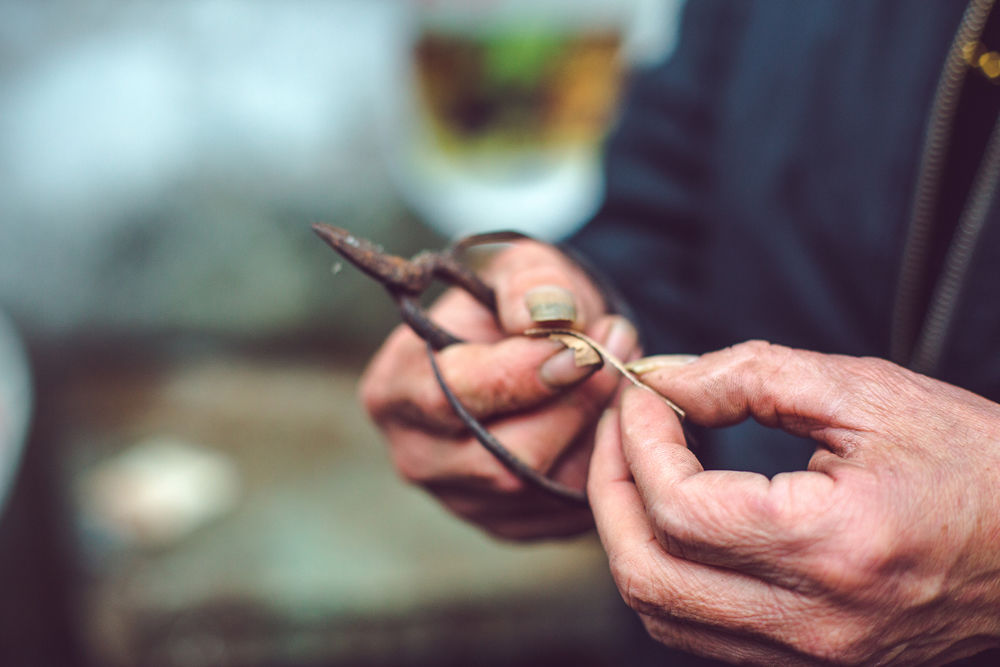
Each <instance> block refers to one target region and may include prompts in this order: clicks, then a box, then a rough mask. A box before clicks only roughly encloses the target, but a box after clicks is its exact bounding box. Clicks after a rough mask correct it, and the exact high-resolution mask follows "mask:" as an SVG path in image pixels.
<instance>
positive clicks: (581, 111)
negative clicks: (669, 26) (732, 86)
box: [391, 0, 676, 239]
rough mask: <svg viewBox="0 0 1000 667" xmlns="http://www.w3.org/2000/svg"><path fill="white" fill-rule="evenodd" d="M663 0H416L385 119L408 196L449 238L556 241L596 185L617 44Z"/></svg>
mask: <svg viewBox="0 0 1000 667" xmlns="http://www.w3.org/2000/svg"><path fill="white" fill-rule="evenodd" d="M666 1H668V0H412V1H411V2H410V4H409V5H408V8H409V10H410V16H409V22H408V25H409V30H408V38H407V39H408V43H407V50H406V60H407V67H406V72H405V83H403V85H402V86H401V89H402V90H403V91H405V94H404V95H403V96H402V99H400V100H398V101H397V102H396V103H395V104H394V105H393V106H394V108H395V110H396V116H397V117H396V119H395V121H394V122H393V123H391V124H392V126H393V131H392V142H393V146H392V153H393V154H394V159H393V166H394V169H393V171H394V174H395V176H396V180H397V182H398V184H399V186H400V190H401V192H402V194H403V196H404V199H406V200H407V201H408V202H409V203H410V204H411V206H413V208H414V209H415V210H416V211H417V213H418V214H419V215H421V216H422V217H423V218H424V219H425V220H426V221H427V222H429V223H430V224H431V225H433V226H435V227H437V228H438V229H439V230H440V231H442V232H444V233H446V234H448V235H452V236H457V235H461V234H467V233H472V232H476V231H484V230H487V229H499V228H506V229H518V230H520V231H525V232H529V233H532V234H535V235H538V236H541V237H543V238H549V239H551V238H557V237H559V236H562V235H564V234H566V233H568V232H569V231H571V230H572V229H573V227H575V226H576V225H578V224H579V223H581V222H583V221H584V220H585V219H586V218H587V217H589V216H590V215H591V214H592V213H593V212H594V210H596V208H597V205H598V204H599V203H600V201H601V199H602V196H603V182H602V178H601V173H600V163H599V157H600V145H601V141H602V139H603V138H604V136H605V134H606V133H607V131H608V129H609V128H610V127H611V125H612V123H613V120H614V118H615V115H616V112H617V108H618V102H619V99H620V93H621V89H622V87H623V83H624V78H625V73H626V71H627V66H628V65H627V62H626V58H625V56H624V53H623V45H624V44H625V43H626V41H627V40H628V39H629V34H630V32H634V30H635V28H636V26H637V24H638V22H637V16H638V15H639V13H640V10H641V9H642V8H643V7H646V8H647V9H648V7H649V6H650V5H651V4H653V5H663V4H664V2H666ZM669 4H676V3H669ZM667 20H668V21H670V20H672V19H671V18H670V17H667Z"/></svg>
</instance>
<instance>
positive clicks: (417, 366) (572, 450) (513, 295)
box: [361, 242, 637, 539]
mask: <svg viewBox="0 0 1000 667" xmlns="http://www.w3.org/2000/svg"><path fill="white" fill-rule="evenodd" d="M484 277H485V279H486V280H487V282H489V283H490V284H491V285H492V286H493V288H494V290H495V292H496V295H497V302H498V309H499V320H500V322H499V324H498V322H497V321H496V319H495V318H494V317H493V315H492V314H491V313H490V312H489V311H488V310H486V309H485V308H483V307H482V306H481V305H480V304H478V303H477V302H476V301H474V300H473V299H472V298H471V297H470V296H469V295H467V294H466V293H464V292H462V291H460V290H450V291H448V292H446V293H445V294H444V295H443V296H442V297H441V299H440V300H439V301H438V303H436V304H435V305H434V307H433V308H432V309H431V315H432V317H433V318H434V320H435V321H436V322H438V323H439V324H441V325H442V326H444V327H445V328H446V329H448V330H449V331H451V332H453V333H454V334H456V335H459V336H462V337H463V338H464V339H466V340H469V341H476V342H470V343H467V344H461V345H452V346H450V347H448V348H446V349H444V350H443V351H441V352H440V353H439V354H438V362H439V365H440V366H441V370H442V372H443V375H444V377H445V379H446V381H447V382H448V384H449V386H450V387H451V388H452V389H453V390H454V392H455V394H456V396H457V397H458V398H459V400H460V401H461V402H462V403H463V404H464V405H465V406H466V407H467V408H469V409H470V411H471V412H472V413H473V414H474V415H475V416H476V417H477V418H478V419H480V420H484V421H485V423H486V424H487V426H488V428H489V429H490V430H491V431H492V433H493V434H494V435H495V436H497V438H498V439H499V440H500V441H501V442H502V443H503V444H504V445H505V446H506V447H507V448H508V449H510V450H511V451H512V452H514V453H515V454H516V455H517V456H518V457H519V458H520V459H521V460H522V461H524V462H526V463H528V464H529V465H530V466H532V467H533V468H535V469H536V470H540V471H543V472H546V473H547V474H548V475H550V476H552V477H554V478H555V479H556V480H558V481H560V482H562V483H563V484H567V485H569V486H573V487H575V488H581V489H582V488H583V486H584V483H585V480H586V474H587V467H588V464H589V460H590V452H591V449H592V443H593V430H594V425H595V423H596V421H597V418H598V417H599V416H600V413H601V411H602V410H603V408H604V406H605V405H606V404H607V402H608V401H609V400H610V398H611V395H612V393H613V392H614V390H615V388H616V387H617V385H618V377H617V376H616V374H615V372H614V371H613V370H612V369H604V370H602V371H599V372H597V373H594V374H593V375H592V376H591V377H589V378H587V376H588V375H590V374H591V373H592V369H588V368H577V367H576V366H575V364H574V363H573V354H572V352H571V351H569V350H564V349H563V347H562V345H560V344H559V343H555V342H551V341H548V340H537V339H528V338H524V337H521V336H511V334H517V333H521V332H523V331H524V330H526V329H529V328H532V327H533V326H535V325H534V324H533V322H532V321H531V318H530V316H529V313H528V309H527V306H526V305H525V295H526V294H527V293H528V292H529V291H531V290H532V289H533V288H536V287H539V286H556V287H561V288H564V289H567V290H569V291H570V292H571V293H572V294H573V295H574V297H575V300H576V308H577V323H576V324H577V327H578V328H580V329H581V330H584V331H586V332H587V333H588V334H589V335H591V336H593V337H594V338H596V339H597V340H600V341H604V342H605V343H606V345H607V346H608V347H609V348H610V350H611V352H612V353H613V354H615V355H616V356H621V357H627V356H629V355H630V354H631V353H633V351H634V348H635V347H636V344H637V343H636V333H635V330H634V329H633V328H632V326H631V325H630V324H629V323H628V322H626V321H625V320H623V319H622V318H620V317H617V316H609V315H607V314H606V313H605V305H604V302H603V299H602V298H601V296H600V294H599V292H598V291H597V289H596V288H595V287H594V286H593V285H592V284H591V282H590V280H589V279H588V278H587V277H586V275H585V274H584V273H583V272H582V271H581V270H580V269H579V268H578V267H577V266H576V265H575V264H573V263H572V262H571V261H570V260H568V259H567V258H566V257H565V256H564V255H563V254H562V253H560V252H559V251H558V250H556V249H555V248H553V247H551V246H547V245H544V244H541V243H536V242H519V243H517V244H514V245H513V247H511V248H510V249H508V250H505V251H504V252H502V253H501V254H500V255H499V256H498V257H497V258H496V259H495V261H493V262H492V263H491V265H490V267H489V268H488V270H487V271H486V273H485V275H484ZM569 387H572V390H571V391H565V390H566V389H567V388H569ZM361 394H362V399H363V402H364V404H365V407H366V409H367V410H368V411H369V413H370V414H371V415H372V417H373V419H374V420H375V422H376V424H377V425H378V426H379V428H381V429H382V431H383V433H384V434H385V436H386V438H387V439H388V441H389V444H390V448H391V453H392V457H393V461H394V463H395V465H396V467H397V469H398V470H399V472H400V474H401V475H402V476H403V477H404V478H405V479H407V480H409V481H411V482H413V483H416V484H420V485H422V486H424V487H425V488H427V489H428V490H430V491H431V492H432V493H434V494H435V495H436V496H437V497H438V499H439V500H441V502H443V503H444V505H445V506H446V507H448V508H449V509H450V510H451V511H452V512H454V513H455V514H458V515H459V516H461V517H463V518H465V519H467V520H469V521H472V522H474V523H477V524H479V525H480V526H482V527H483V528H485V529H486V530H487V531H489V532H491V533H493V534H494V535H497V536H500V537H506V538H511V539H530V538H539V537H553V536H559V535H567V534H572V533H576V532H580V531H582V530H585V529H587V528H589V527H590V526H592V525H593V518H592V516H591V514H590V512H589V510H587V509H586V508H583V507H576V506H573V505H570V504H568V503H566V502H565V501H563V500H560V499H554V498H550V497H548V496H546V495H544V494H543V493H541V492H539V491H537V490H535V489H533V488H528V487H526V486H525V484H524V483H523V482H522V481H520V480H519V479H518V478H517V477H515V476H514V475H513V474H512V473H510V472H509V471H508V470H507V469H505V468H504V467H503V466H502V465H501V464H500V463H499V462H498V461H497V460H496V459H494V458H493V456H492V455H491V454H490V453H489V452H487V451H486V450H485V449H484V448H483V447H482V446H481V445H480V444H479V443H478V442H477V441H476V440H475V439H474V438H473V437H472V436H471V435H470V434H469V433H468V432H466V431H465V429H464V426H463V424H462V422H461V421H460V420H459V419H458V417H456V416H455V414H454V413H453V412H452V409H451V407H450V406H449V405H448V403H447V402H446V400H445V397H444V395H443V394H442V392H441V390H440V388H439V387H438V385H437V382H436V381H435V380H434V377H433V375H432V373H431V369H430V364H429V362H428V360H427V356H426V348H425V345H424V343H423V341H421V340H420V339H419V338H417V337H416V336H415V335H414V334H413V332H411V331H410V330H409V329H408V328H407V327H404V326H401V327H399V328H397V329H396V331H394V332H393V333H392V335H391V336H390V337H389V339H388V341H386V343H385V345H384V346H383V347H382V349H381V350H380V351H379V352H378V353H377V354H376V356H375V358H374V359H373V361H372V363H371V365H370V366H369V368H368V369H367V371H366V372H365V375H364V377H363V379H362V388H361Z"/></svg>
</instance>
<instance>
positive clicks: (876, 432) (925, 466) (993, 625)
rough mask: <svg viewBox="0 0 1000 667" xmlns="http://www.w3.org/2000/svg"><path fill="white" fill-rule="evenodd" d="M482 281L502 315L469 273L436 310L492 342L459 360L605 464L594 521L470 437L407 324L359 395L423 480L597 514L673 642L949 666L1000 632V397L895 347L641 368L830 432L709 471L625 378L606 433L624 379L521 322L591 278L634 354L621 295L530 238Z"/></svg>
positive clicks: (515, 513) (741, 352) (759, 353)
mask: <svg viewBox="0 0 1000 667" xmlns="http://www.w3.org/2000/svg"><path fill="white" fill-rule="evenodd" d="M487 280H488V281H489V282H490V284H491V285H493V287H494V288H495V289H496V291H497V296H498V301H499V309H500V314H499V322H497V321H496V320H495V319H494V318H493V317H492V315H491V314H490V313H488V312H486V311H485V310H484V309H483V308H482V307H481V306H479V305H478V304H477V303H476V302H474V301H473V300H472V299H471V298H470V297H468V296H467V295H465V294H464V293H461V292H459V291H455V290H452V291H449V292H447V293H446V294H445V295H444V296H443V297H442V298H441V299H440V300H439V302H438V303H437V304H436V305H435V306H434V308H433V309H432V313H433V315H434V317H435V318H436V319H437V321H439V322H440V323H441V324H442V325H444V326H445V327H446V328H448V329H450V330H451V331H453V332H454V333H456V334H457V335H460V336H462V337H463V338H465V339H467V340H470V341H474V342H472V343H469V344H463V345H455V346H451V347H449V348H448V349H446V350H444V351H443V352H441V353H440V354H439V361H440V363H441V366H442V369H443V371H444V374H445V377H446V379H447V380H448V382H449V383H450V384H451V385H452V386H453V387H454V389H455V391H456V393H457V394H458V396H459V398H460V399H461V400H462V402H463V403H465V404H466V405H467V406H468V407H470V408H471V409H472V411H473V412H474V413H475V414H476V415H477V416H478V417H479V418H480V419H482V420H484V421H485V422H486V423H487V425H488V426H489V428H490V429H491V430H492V432H493V433H494V434H496V435H497V436H498V438H499V439H500V440H501V441H502V442H503V443H504V444H506V445H507V446H508V447H509V448H510V449H511V450H513V451H514V452H516V453H517V454H518V455H519V456H520V457H521V458H522V459H523V460H524V461H526V462H528V463H529V464H530V465H532V466H534V467H535V468H536V469H539V470H543V471H546V472H548V473H549V474H550V475H552V476H553V477H554V478H556V479H557V480H559V481H561V482H563V483H565V484H568V485H570V486H575V487H577V488H582V487H583V485H584V484H585V483H586V484H587V490H588V493H589V496H590V501H591V505H592V508H593V517H592V516H591V514H590V512H589V511H587V510H586V509H582V508H577V507H573V506H570V505H567V504H566V503H564V502H562V501H559V500H554V499H551V498H549V497H547V496H545V495H543V494H541V493H539V492H537V491H534V490H532V489H530V488H526V487H525V485H524V484H523V483H522V482H520V481H519V480H518V479H517V478H516V477H514V476H513V475H512V474H511V473H509V472H508V471H507V470H505V469H504V468H503V467H502V466H501V465H500V464H499V463H497V462H496V461H495V460H494V459H493V457H492V456H491V455H490V454H489V453H487V452H486V451H485V450H484V449H483V448H482V447H481V446H480V445H479V443H478V442H476V441H475V440H474V439H473V438H471V437H470V435H469V434H468V433H467V432H465V431H464V429H463V427H462V424H461V423H460V422H459V421H458V419H457V418H456V417H455V416H454V415H453V414H452V412H451V409H450V407H449V406H448V405H447V403H446V402H445V399H444V396H443V395H442V394H441V392H440V390H439V388H438V387H437V384H436V383H435V381H434V379H433V376H432V375H431V371H430V367H429V364H428V362H427V359H426V357H425V351H424V345H423V343H422V342H421V341H420V340H419V339H417V338H416V336H414V335H413V334H412V333H411V332H410V331H409V330H408V329H406V328H404V327H400V328H399V329H397V330H396V331H395V332H394V333H393V334H392V335H391V336H390V338H389V340H388V341H387V342H386V343H385V345H384V346H383V348H382V349H381V350H380V351H379V353H378V354H377V355H376V357H375V358H374V359H373V361H372V363H371V365H370V366H369V368H368V370H367V371H366V373H365V376H364V378H363V383H362V397H363V400H364V404H365V406H366V408H367V409H368V411H369V412H370V413H371V415H372V417H373V418H374V419H375V421H376V423H377V424H378V425H379V427H380V428H381V429H382V430H383V432H384V434H385V436H386V438H387V439H388V441H389V444H390V451H391V453H392V458H393V461H394V463H395V465H396V467H397V469H398V470H399V472H400V474H401V475H402V476H403V477H404V478H405V479H407V480H409V481H411V482H413V483H415V484H419V485H421V486H423V487H425V488H426V489H427V490H429V491H430V492H431V493H433V494H434V495H435V496H436V497H437V498H438V499H439V500H440V501H441V502H442V503H443V504H444V505H445V506H446V507H447V508H448V509H449V510H451V511H452V512H454V513H455V514H457V515H459V516H461V517H463V518H464V519H466V520H468V521H471V522H473V523H475V524H477V525H479V526H481V527H482V528H484V529H485V530H487V531H488V532H490V533H491V534H493V535H496V536H499V537H503V538H512V539H535V538H544V537H555V536H562V535H569V534H573V533H577V532H580V531H582V530H585V529H587V528H588V527H590V526H591V525H593V523H594V521H595V520H596V525H597V529H598V532H599V534H600V536H601V539H602V542H603V544H604V546H605V549H606V550H607V553H608V557H609V562H610V566H611V570H612V573H613V575H614V578H615V581H616V582H617V584H618V587H619V589H620V590H621V592H622V596H623V598H624V599H625V601H626V603H627V604H629V605H630V606H631V607H632V608H634V609H635V610H636V612H638V614H639V615H640V617H641V618H642V619H643V621H644V622H645V624H646V627H647V628H648V630H649V632H650V633H651V634H652V635H653V636H654V637H655V638H657V639H658V640H660V641H662V642H663V643H666V644H669V645H671V646H675V647H678V648H682V649H686V650H689V651H692V652H695V653H699V654H703V655H708V656H713V657H718V658H722V659H724V660H729V661H733V662H754V663H760V664H775V663H777V664H815V663H816V662H817V661H825V662H832V663H841V664H855V663H869V664H921V663H926V664H940V663H943V662H946V661H949V660H952V659H956V658H958V657H961V656H963V655H969V654H972V653H975V652H977V651H979V650H982V649H983V648H987V647H990V646H996V645H998V637H1000V406H998V405H997V404H995V403H992V402H990V401H987V400H985V399H984V398H982V397H979V396H976V395H974V394H971V393H969V392H967V391H964V390H961V389H959V388H956V387H954V386H951V385H948V384H945V383H942V382H938V381H935V380H932V379H929V378H927V377H924V376H920V375H917V374H914V373H911V372H909V371H907V370H905V369H903V368H900V367H898V366H895V365H893V364H891V363H888V362H886V361H882V360H878V359H866V358H853V357H844V356H833V355H823V354H818V353H812V352H805V351H800V350H791V349H788V348H782V347H779V346H773V345H769V344H767V343H761V342H751V343H744V344H741V345H737V346H735V347H733V348H729V349H726V350H722V351H720V352H715V353H711V354H707V355H704V356H703V357H701V358H699V359H697V360H696V361H694V362H692V363H689V364H686V365H680V366H679V365H677V360H676V359H674V360H673V361H672V362H671V363H672V365H665V366H664V367H662V368H660V369H658V370H653V371H650V372H648V373H646V374H645V375H644V376H643V379H644V380H646V381H647V382H649V383H650V384H652V385H653V386H655V387H656V388H657V389H659V390H660V391H662V392H663V394H664V395H666V396H669V397H670V398H672V399H673V400H675V401H676V402H677V403H679V404H680V405H681V406H682V407H683V408H685V409H686V410H687V411H688V415H689V419H690V420H691V421H693V422H696V423H699V424H704V425H708V426H724V425H728V424H734V423H737V422H739V421H741V420H743V419H746V418H749V417H753V418H754V419H756V420H758V421H760V422H761V423H763V424H765V425H767V426H770V427H773V428H780V429H784V430H787V431H790V432H792V433H796V434H798V435H802V436H805V437H809V438H812V439H813V440H815V441H816V442H817V449H816V453H815V455H814V456H813V457H812V460H811V462H810V465H809V469H808V470H807V471H801V472H794V473H786V474H781V475H777V476H776V477H774V478H773V479H771V480H768V479H767V478H766V477H763V476H760V475H756V474H752V473H744V472H722V471H709V472H706V471H703V470H702V468H701V466H700V464H699V463H698V461H697V459H696V458H695V457H694V456H693V455H692V454H691V452H690V451H689V450H688V449H687V447H686V445H685V442H684V437H683V433H682V430H681V428H680V425H679V423H678V422H677V419H676V416H675V415H674V413H673V412H672V411H671V410H670V409H669V408H668V407H667V406H666V404H664V403H663V402H662V401H661V400H659V399H658V398H657V397H656V396H654V395H653V394H651V393H649V392H645V391H642V390H638V389H631V388H629V389H625V390H624V392H623V394H622V397H621V401H620V404H619V405H617V406H615V407H613V408H611V409H610V410H608V411H607V412H606V413H605V415H604V417H603V419H602V420H601V423H600V427H599V428H598V429H597V436H596V441H595V422H596V420H597V417H598V416H599V415H600V413H601V412H602V411H603V410H604V408H605V407H606V406H607V405H608V403H609V402H610V401H611V399H612V397H613V396H614V394H615V392H616V390H617V388H618V386H619V378H617V377H616V376H615V374H614V372H613V371H611V370H610V369H604V370H602V371H601V372H599V373H596V374H594V375H593V376H591V377H586V373H587V371H586V370H585V369H582V370H581V369H574V368H572V367H571V366H568V365H567V363H565V362H566V361H567V360H568V358H571V356H572V355H571V353H569V352H566V351H563V350H561V346H559V345H558V344H556V343H552V342H550V341H546V340H530V339H526V338H524V337H520V336H512V335H511V334H517V333H520V332H522V331H524V330H525V329H527V328H529V327H531V326H532V323H531V321H530V318H529V316H528V311H527V308H526V306H525V304H524V296H525V294H526V293H527V291H528V290H530V289H531V288H533V287H536V286H539V285H556V286H560V287H564V288H566V289H569V290H571V291H572V292H573V294H574V295H575V296H576V305H577V310H578V314H579V317H578V327H579V328H580V329H581V330H583V331H585V332H587V333H588V334H590V335H592V336H593V337H594V338H596V339H598V340H600V341H602V342H606V343H607V346H608V347H610V348H611V351H612V352H613V353H614V354H615V355H616V356H618V357H620V358H625V359H627V358H634V357H635V356H637V355H638V353H639V351H638V349H637V343H636V336H635V332H634V330H633V329H631V327H629V326H628V325H627V323H625V322H624V321H620V318H613V317H609V316H608V315H607V314H606V307H605V304H604V303H603V302H602V300H601V297H600V295H599V293H598V291H597V290H596V289H595V288H594V287H593V285H592V284H591V283H590V282H589V281H588V279H587V278H586V277H585V276H584V275H583V273H582V272H580V271H579V270H578V269H577V268H576V267H575V266H574V265H573V264H572V263H571V262H569V261H568V260H567V259H566V258H565V257H564V256H562V255H561V254H560V253H559V252H558V251H556V250H554V249H553V248H551V247H549V246H545V245H542V244H538V243H530V242H525V243H518V244H516V245H515V246H514V247H513V248H512V249H510V250H508V251H506V252H504V253H503V254H501V255H499V256H498V257H497V259H496V261H495V262H493V264H492V266H491V267H490V268H489V270H488V272H487ZM612 330H614V333H610V332H611V331H612ZM609 336H610V338H611V340H610V341H608V338H609ZM560 355H561V356H560ZM557 358H561V359H562V361H558V360H557ZM550 361H551V362H552V363H553V364H554V368H555V369H556V370H555V371H554V372H551V371H552V368H553V366H552V365H551V364H547V362H550ZM546 368H548V369H549V371H550V372H546V370H545V369H546ZM595 442H596V444H595ZM588 464H589V480H588Z"/></svg>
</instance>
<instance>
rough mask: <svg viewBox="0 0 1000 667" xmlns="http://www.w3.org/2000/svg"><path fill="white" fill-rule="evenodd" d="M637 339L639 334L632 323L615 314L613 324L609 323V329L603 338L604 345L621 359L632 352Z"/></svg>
mask: <svg viewBox="0 0 1000 667" xmlns="http://www.w3.org/2000/svg"><path fill="white" fill-rule="evenodd" d="M638 340H639V334H638V333H637V332H636V330H635V327H634V326H632V323H631V322H629V321H628V320H626V319H625V318H624V317H617V316H616V317H615V318H614V324H612V325H611V331H609V332H608V335H607V337H606V338H605V339H604V347H605V348H607V350H608V352H610V353H611V354H613V355H614V356H615V357H617V358H618V359H621V358H623V357H627V356H628V355H629V353H630V352H632V350H633V348H635V344H636V343H637V342H638Z"/></svg>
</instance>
